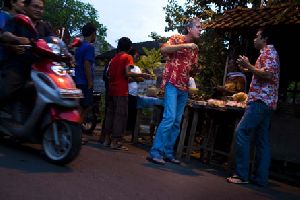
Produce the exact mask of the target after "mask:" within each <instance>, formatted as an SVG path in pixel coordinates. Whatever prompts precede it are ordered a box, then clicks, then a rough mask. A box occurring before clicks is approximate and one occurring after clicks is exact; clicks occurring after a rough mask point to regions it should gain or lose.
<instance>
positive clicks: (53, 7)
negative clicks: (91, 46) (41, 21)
mask: <svg viewBox="0 0 300 200" xmlns="http://www.w3.org/2000/svg"><path fill="white" fill-rule="evenodd" d="M44 18H45V20H47V21H49V22H50V23H51V24H52V26H53V27H55V28H60V27H65V28H66V29H67V30H68V31H69V32H70V34H71V36H77V35H79V34H80V30H81V28H82V26H83V25H84V24H86V23H87V22H92V23H94V24H95V25H96V27H97V31H98V32H97V39H98V40H100V41H101V42H102V44H105V45H107V42H106V41H105V36H106V30H107V29H106V27H105V26H104V25H102V24H100V23H99V22H98V15H97V10H96V9H95V8H94V7H93V6H92V5H91V4H89V3H83V2H81V1H80V0H47V1H46V3H45V14H44Z"/></svg>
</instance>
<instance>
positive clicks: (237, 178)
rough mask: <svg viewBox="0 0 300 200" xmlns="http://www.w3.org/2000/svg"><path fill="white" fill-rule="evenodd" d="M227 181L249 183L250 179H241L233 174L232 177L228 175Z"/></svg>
mask: <svg viewBox="0 0 300 200" xmlns="http://www.w3.org/2000/svg"><path fill="white" fill-rule="evenodd" d="M227 182H228V183H233V184H248V183H249V182H248V181H244V180H243V179H241V178H240V177H238V176H237V175H233V176H231V177H228V178H227Z"/></svg>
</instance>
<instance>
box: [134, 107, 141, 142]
mask: <svg viewBox="0 0 300 200" xmlns="http://www.w3.org/2000/svg"><path fill="white" fill-rule="evenodd" d="M141 115H142V109H137V113H136V122H135V127H134V131H133V138H132V143H133V144H136V143H137V142H138V136H139V129H140V123H141V122H140V118H141Z"/></svg>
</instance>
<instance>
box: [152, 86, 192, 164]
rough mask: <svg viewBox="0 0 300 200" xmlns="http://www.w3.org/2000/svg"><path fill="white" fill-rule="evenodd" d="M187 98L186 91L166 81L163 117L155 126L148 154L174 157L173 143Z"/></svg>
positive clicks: (157, 156)
mask: <svg viewBox="0 0 300 200" xmlns="http://www.w3.org/2000/svg"><path fill="white" fill-rule="evenodd" d="M187 98H188V92H187V91H182V90H179V89H177V88H176V87H174V86H173V85H172V84H170V83H167V84H166V87H165V96H164V113H163V119H162V121H161V123H160V124H159V126H158V128H157V132H156V135H155V139H154V141H153V145H152V148H151V150H150V152H149V155H150V156H151V157H153V158H162V157H163V156H165V157H167V158H169V159H172V158H174V155H173V153H174V150H173V148H174V144H175V142H176V139H177V136H178V134H179V131H180V123H181V119H182V115H183V111H184V108H185V104H186V101H187Z"/></svg>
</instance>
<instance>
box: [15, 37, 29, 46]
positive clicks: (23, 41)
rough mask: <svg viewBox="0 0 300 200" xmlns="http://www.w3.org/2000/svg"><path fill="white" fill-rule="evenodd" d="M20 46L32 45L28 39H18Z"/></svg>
mask: <svg viewBox="0 0 300 200" xmlns="http://www.w3.org/2000/svg"><path fill="white" fill-rule="evenodd" d="M16 40H17V41H18V43H19V44H30V40H29V39H28V38H26V37H16Z"/></svg>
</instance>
